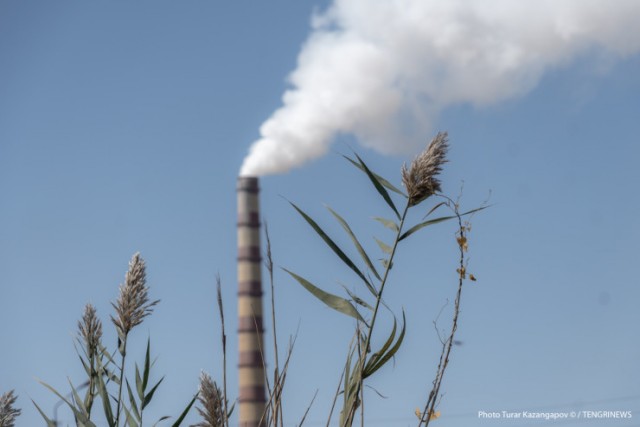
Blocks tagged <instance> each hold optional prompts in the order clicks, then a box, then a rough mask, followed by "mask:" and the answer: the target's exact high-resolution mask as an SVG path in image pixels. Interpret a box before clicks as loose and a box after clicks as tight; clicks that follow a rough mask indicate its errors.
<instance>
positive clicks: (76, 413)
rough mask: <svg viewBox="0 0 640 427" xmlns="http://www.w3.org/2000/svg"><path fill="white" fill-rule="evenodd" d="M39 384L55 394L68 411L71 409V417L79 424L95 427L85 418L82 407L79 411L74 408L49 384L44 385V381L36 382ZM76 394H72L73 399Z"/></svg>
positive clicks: (74, 406)
mask: <svg viewBox="0 0 640 427" xmlns="http://www.w3.org/2000/svg"><path fill="white" fill-rule="evenodd" d="M38 382H39V383H40V384H42V385H43V386H45V387H46V388H48V389H49V390H50V391H51V392H52V393H53V394H55V395H56V396H58V398H60V400H62V401H63V402H64V403H66V404H67V406H68V407H69V409H71V411H72V412H73V415H74V416H75V417H76V418H77V419H78V421H79V422H81V423H82V424H83V425H84V426H86V427H96V425H95V424H94V423H92V422H91V421H90V420H89V419H88V418H87V416H86V415H85V414H84V413H83V412H82V407H79V408H80V409H78V407H76V405H74V404H73V403H71V402H70V401H69V400H67V398H65V397H64V396H63V395H61V394H60V393H58V391H57V390H56V389H55V388H53V387H51V386H50V385H49V384H47V383H45V382H44V381H38ZM72 388H73V386H72ZM77 394H78V393H74V399H75V398H76V397H75V396H77ZM77 398H78V399H80V397H79V396H78V397H77Z"/></svg>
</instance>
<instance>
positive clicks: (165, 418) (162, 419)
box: [153, 415, 171, 427]
mask: <svg viewBox="0 0 640 427" xmlns="http://www.w3.org/2000/svg"><path fill="white" fill-rule="evenodd" d="M169 418H171V417H170V416H168V415H164V416H162V417H160V418H159V419H158V421H156V422H155V423H153V427H156V426H157V425H158V424H160V421H164V420H168V419H169Z"/></svg>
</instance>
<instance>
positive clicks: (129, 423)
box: [122, 405, 139, 427]
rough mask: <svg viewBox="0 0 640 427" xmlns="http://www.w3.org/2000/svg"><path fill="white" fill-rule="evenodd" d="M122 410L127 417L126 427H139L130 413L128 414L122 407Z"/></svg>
mask: <svg viewBox="0 0 640 427" xmlns="http://www.w3.org/2000/svg"><path fill="white" fill-rule="evenodd" d="M122 409H124V413H125V415H126V416H127V426H128V427H139V424H138V423H137V422H136V420H134V419H133V415H131V412H129V410H128V409H127V407H126V406H124V405H122Z"/></svg>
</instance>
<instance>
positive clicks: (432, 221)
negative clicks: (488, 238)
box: [398, 206, 487, 241]
mask: <svg viewBox="0 0 640 427" xmlns="http://www.w3.org/2000/svg"><path fill="white" fill-rule="evenodd" d="M486 208H487V206H483V207H481V208H476V209H472V210H470V211H467V212H464V213H461V214H460V216H465V215H469V214H472V213H474V212H478V211H481V210H483V209H486ZM452 218H457V216H456V215H449V216H442V217H440V218H434V219H430V220H429V221H424V222H421V223H419V224H416V225H414V226H413V227H411V228H410V229H408V230H407V231H405V232H404V233H403V234H402V236H400V239H398V241H400V240H403V239H406V238H407V237H409V236H410V235H412V234H413V233H415V232H416V231H418V230H420V229H422V228H424V227H427V226H429V225H434V224H438V223H440V222H443V221H447V220H450V219H452Z"/></svg>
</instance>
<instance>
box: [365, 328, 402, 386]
mask: <svg viewBox="0 0 640 427" xmlns="http://www.w3.org/2000/svg"><path fill="white" fill-rule="evenodd" d="M396 329H397V322H396V319H393V328H392V329H391V333H390V334H389V338H387V341H385V343H384V344H383V346H382V347H381V348H380V350H378V351H377V352H376V353H374V354H373V355H372V356H371V358H369V361H368V362H367V366H366V367H365V368H364V378H367V377H368V376H370V375H371V374H373V372H375V371H371V367H372V366H374V365H375V364H376V363H377V361H378V360H380V358H382V357H383V356H384V353H385V352H386V351H387V349H388V348H389V347H390V346H391V344H392V343H393V340H394V339H395V337H396Z"/></svg>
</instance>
